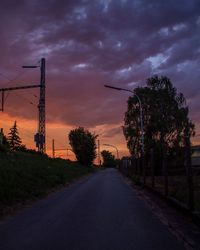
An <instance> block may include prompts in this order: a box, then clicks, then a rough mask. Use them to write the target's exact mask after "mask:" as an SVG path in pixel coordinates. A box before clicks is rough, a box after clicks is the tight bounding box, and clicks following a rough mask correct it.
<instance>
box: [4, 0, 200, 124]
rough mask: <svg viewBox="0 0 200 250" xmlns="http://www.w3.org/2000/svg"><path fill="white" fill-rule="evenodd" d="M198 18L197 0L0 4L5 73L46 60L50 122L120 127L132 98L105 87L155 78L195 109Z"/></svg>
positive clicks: (132, 84)
mask: <svg viewBox="0 0 200 250" xmlns="http://www.w3.org/2000/svg"><path fill="white" fill-rule="evenodd" d="M199 13H200V2H199V1H198V0H190V1H188V0H177V1H172V0H170V1H162V0H160V1H158V0H149V1H147V0H143V1H142V0H98V1H97V0H96V1H89V0H85V1H84V0H82V1H81V0H79V1H78V0H68V1H55V0H46V1H39V0H37V1H36V0H31V1H22V0H21V1H14V0H13V1H11V0H10V1H1V9H0V15H1V19H2V22H1V23H0V28H1V31H2V32H1V40H0V47H1V51H2V53H1V59H0V69H1V71H0V73H5V74H6V75H8V76H12V75H13V71H16V70H18V68H17V66H19V65H22V64H23V63H27V62H31V63H32V62H35V61H38V59H39V58H40V57H42V56H45V57H46V58H47V83H48V88H47V91H48V95H47V97H48V99H47V102H48V109H49V112H48V117H49V118H48V119H49V120H51V121H53V119H56V120H60V121H63V122H65V123H68V124H72V125H84V126H95V125H100V124H109V123H110V124H113V123H119V122H120V121H122V120H123V113H124V111H125V109H126V99H127V97H126V95H124V94H121V93H120V94H119V93H114V92H112V91H108V90H107V89H104V88H103V85H104V84H105V83H108V82H110V83H115V84H116V85H119V86H123V85H124V86H125V87H129V88H134V87H135V86H137V85H141V84H144V83H145V79H146V78H148V77H150V76H151V75H152V74H154V73H159V74H165V75H167V76H169V77H170V78H171V80H172V82H173V83H174V84H175V85H176V86H177V87H178V90H179V91H180V92H183V93H184V94H185V95H186V96H187V98H189V99H191V100H192V101H191V102H190V103H191V105H193V106H195V103H193V102H196V101H197V98H196V97H197V96H198V95H200V93H199V90H198V89H199V88H198V84H199V83H198V80H199V75H200V73H199V67H198V65H199V53H200V39H199V35H200V34H199V33H200V32H199V31H200V16H199ZM31 79H32V78H31ZM188 81H190V86H188ZM2 85H3V81H2V83H1V86H2ZM193 97H195V98H194V99H192V98H193ZM17 103H18V104H17ZM16 105H19V101H16ZM20 107H21V103H20V106H19V108H18V109H15V114H18V115H20V114H21V115H22V114H23V115H26V116H27V117H29V116H30V113H28V112H26V111H25V110H24V109H23V113H22V108H20ZM10 109H11V108H10ZM58 110H59V112H58ZM11 111H12V113H13V112H14V111H13V110H11Z"/></svg>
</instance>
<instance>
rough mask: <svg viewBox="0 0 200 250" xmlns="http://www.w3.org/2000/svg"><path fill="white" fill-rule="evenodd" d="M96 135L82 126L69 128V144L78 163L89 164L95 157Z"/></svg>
mask: <svg viewBox="0 0 200 250" xmlns="http://www.w3.org/2000/svg"><path fill="white" fill-rule="evenodd" d="M96 138H97V135H95V134H92V133H90V132H89V131H88V130H85V129H84V128H83V127H79V128H76V129H74V130H71V131H70V133H69V144H70V145H71V147H72V150H73V152H74V153H75V155H76V158H77V160H78V162H79V163H81V164H82V165H85V166H91V165H92V163H93V161H94V159H95V157H96V148H97V146H96Z"/></svg>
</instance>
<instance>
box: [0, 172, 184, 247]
mask: <svg viewBox="0 0 200 250" xmlns="http://www.w3.org/2000/svg"><path fill="white" fill-rule="evenodd" d="M0 249H1V250H11V249H12V250H13V249H15V250H36V249H37V250H51V249H52V250H60V249H63V250H97V249H98V250H144V249H145V250H151V249H152V250H183V249H184V247H183V246H182V245H181V244H180V243H179V242H177V240H176V238H175V236H174V235H172V234H171V233H170V232H169V231H168V229H167V227H166V226H165V225H163V224H162V223H161V222H160V221H159V219H158V218H157V217H156V216H155V215H154V214H153V213H152V212H151V210H150V209H149V207H148V206H147V205H146V204H145V203H144V202H143V201H142V200H140V199H139V198H138V197H137V195H136V194H135V193H134V190H133V189H132V188H131V187H129V186H128V185H127V184H126V182H125V181H124V179H123V178H122V176H121V175H120V174H119V173H118V172H117V170H114V169H107V170H104V171H99V172H97V173H95V174H94V175H92V176H89V177H86V178H85V179H83V180H81V181H79V182H77V183H75V184H73V185H71V186H70V187H68V188H66V189H64V190H62V191H60V192H56V193H54V194H52V195H50V196H49V197H47V198H46V199H44V200H42V201H39V202H37V203H36V204H34V205H33V206H32V207H31V208H28V209H26V210H24V211H22V212H21V213H19V214H17V215H16V216H14V217H13V218H10V219H7V220H5V221H3V222H1V223H0Z"/></svg>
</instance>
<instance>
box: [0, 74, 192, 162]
mask: <svg viewBox="0 0 200 250" xmlns="http://www.w3.org/2000/svg"><path fill="white" fill-rule="evenodd" d="M137 97H139V98H140V100H141V104H142V116H143V131H142V130H141V119H140V118H141V117H140V112H141V109H140V108H141V107H140V103H139V102H138V98H137ZM127 103H128V107H127V111H126V112H125V117H124V126H123V132H124V136H125V139H126V141H127V147H128V149H129V151H130V154H131V156H133V157H135V158H141V156H143V157H144V158H145V159H146V160H148V159H149V158H150V157H151V154H152V152H153V154H154V157H156V162H157V165H158V166H159V165H161V164H160V163H161V162H162V160H163V157H165V156H166V155H167V156H168V157H169V158H170V159H171V160H176V164H178V165H183V162H184V145H185V143H186V138H187V140H188V139H189V140H190V137H191V136H194V134H195V126H194V124H193V123H192V121H191V120H190V118H189V115H188V114H189V109H188V106H187V104H186V100H185V97H184V95H183V94H182V93H178V92H177V89H176V88H175V87H174V86H173V84H172V82H171V81H170V79H169V78H167V77H166V76H160V77H159V76H157V75H156V76H153V77H151V78H148V79H147V82H146V86H144V87H137V88H135V89H134V91H133V96H130V97H129V99H128V102H127ZM143 132H144V155H142V154H143V151H142V141H141V137H142V136H141V135H142V133H143ZM97 137H98V136H97V135H96V134H94V133H91V132H89V131H88V130H87V129H85V128H83V127H78V128H76V129H73V130H71V131H70V133H69V134H68V139H69V144H70V145H71V147H72V150H73V152H74V153H75V155H76V158H77V161H78V162H79V163H80V164H82V165H84V166H91V165H92V164H93V161H94V159H95V158H96V156H97V153H96V149H97V145H96V139H97ZM1 140H2V143H1V144H2V145H1V146H0V149H1V151H2V148H5V147H8V148H9V149H10V150H13V151H16V150H25V149H26V147H25V145H23V144H22V141H21V138H20V137H19V133H18V129H17V122H16V121H15V122H14V125H13V126H12V127H11V128H10V132H9V133H8V136H7V137H6V136H4V135H2V138H1ZM101 156H102V158H103V165H104V166H105V167H111V166H115V165H116V159H115V157H114V155H112V153H111V152H109V151H107V150H104V151H102V152H101Z"/></svg>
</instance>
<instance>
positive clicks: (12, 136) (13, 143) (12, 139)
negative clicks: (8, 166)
mask: <svg viewBox="0 0 200 250" xmlns="http://www.w3.org/2000/svg"><path fill="white" fill-rule="evenodd" d="M7 140H8V143H9V146H10V149H11V150H19V149H20V147H21V146H22V140H21V138H20V137H19V132H18V128H17V122H16V121H15V122H14V125H13V126H12V127H11V128H10V132H9V133H8V137H7Z"/></svg>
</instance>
